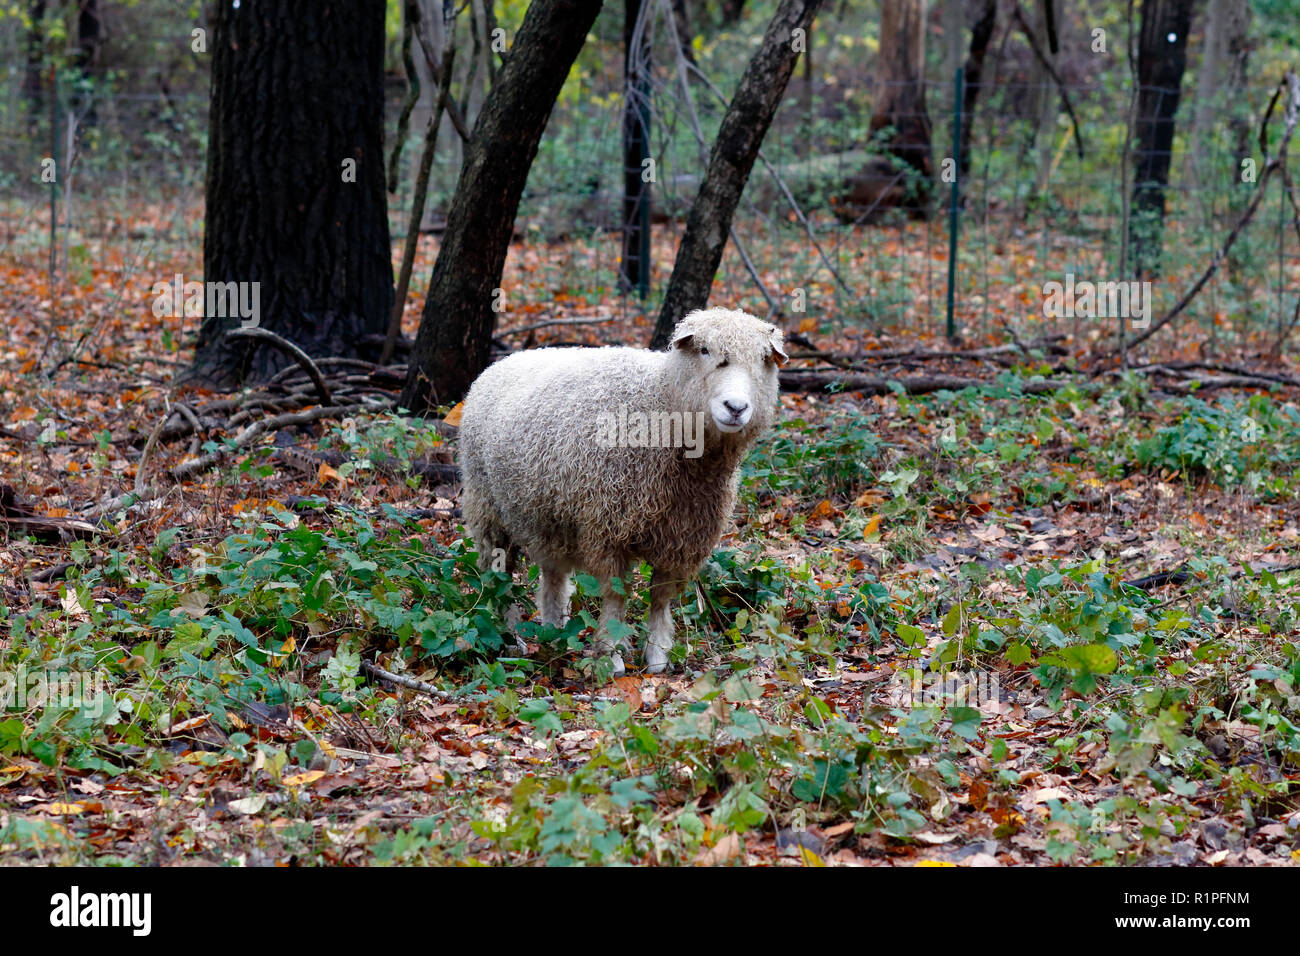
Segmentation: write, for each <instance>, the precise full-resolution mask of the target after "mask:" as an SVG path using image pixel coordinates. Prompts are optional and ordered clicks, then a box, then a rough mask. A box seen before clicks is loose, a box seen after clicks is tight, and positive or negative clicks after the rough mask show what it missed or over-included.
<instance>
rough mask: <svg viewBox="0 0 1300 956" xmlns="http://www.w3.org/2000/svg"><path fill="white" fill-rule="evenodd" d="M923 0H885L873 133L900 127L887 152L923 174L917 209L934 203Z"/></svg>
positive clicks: (913, 201) (914, 202)
mask: <svg viewBox="0 0 1300 956" xmlns="http://www.w3.org/2000/svg"><path fill="white" fill-rule="evenodd" d="M924 6H925V5H924V3H923V0H881V7H880V60H879V63H878V66H877V72H876V94H875V102H874V103H873V104H872V108H871V132H872V133H873V134H874V133H877V132H879V131H880V130H882V129H885V128H887V127H889V128H892V129H893V130H894V132H893V135H892V136H890V138H889V140H888V141H887V143H886V147H885V148H886V151H887V152H888V153H889V154H891V155H893V156H896V157H898V158H899V159H901V160H902V161H903V162H905V163H907V165H908V166H910V167H912V169H914V170H916V172H917V173H918V174H919V178H918V180H917V186H918V188H917V190H916V191H915V192H914V193H913V195H912V196H911V197H910V198H909V199H908V200H907V201H906V203H905V205H907V206H908V208H911V209H921V208H924V207H926V206H927V205H928V203H929V186H930V179H931V175H932V168H931V165H930V116H929V114H928V113H927V112H926V109H925V17H924V15H923V14H924Z"/></svg>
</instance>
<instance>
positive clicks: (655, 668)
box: [645, 645, 668, 674]
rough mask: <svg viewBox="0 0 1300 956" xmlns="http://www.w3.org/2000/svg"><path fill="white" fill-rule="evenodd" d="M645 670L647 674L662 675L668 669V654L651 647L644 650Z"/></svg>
mask: <svg viewBox="0 0 1300 956" xmlns="http://www.w3.org/2000/svg"><path fill="white" fill-rule="evenodd" d="M645 669H646V673H648V674H662V673H663V672H664V671H666V670H667V669H668V652H667V651H666V650H664V649H663V648H661V647H655V646H653V645H651V646H650V647H647V648H646V649H645Z"/></svg>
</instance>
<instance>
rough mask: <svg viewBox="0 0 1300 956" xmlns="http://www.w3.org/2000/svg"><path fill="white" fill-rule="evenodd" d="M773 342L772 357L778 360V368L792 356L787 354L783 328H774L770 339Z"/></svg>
mask: <svg viewBox="0 0 1300 956" xmlns="http://www.w3.org/2000/svg"><path fill="white" fill-rule="evenodd" d="M768 341H770V342H771V343H772V359H773V361H775V362H776V364H777V367H778V368H783V367H784V366H785V363H786V362H788V361H790V356H788V355H786V354H785V349H784V348H782V346H784V345H785V338H784V337H783V336H782V335H781V330H780V329H777V328H774V329H772V335H771V337H770V338H769V339H768Z"/></svg>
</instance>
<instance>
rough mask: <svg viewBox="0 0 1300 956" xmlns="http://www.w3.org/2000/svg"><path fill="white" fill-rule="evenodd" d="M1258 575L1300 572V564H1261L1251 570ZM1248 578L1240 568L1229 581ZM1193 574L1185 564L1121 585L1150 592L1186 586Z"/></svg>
mask: <svg viewBox="0 0 1300 956" xmlns="http://www.w3.org/2000/svg"><path fill="white" fill-rule="evenodd" d="M1251 570H1252V571H1253V572H1255V573H1256V574H1258V573H1259V572H1261V571H1268V572H1270V573H1271V574H1283V573H1285V572H1287V571H1300V563H1295V564H1281V565H1272V564H1261V565H1256V566H1255V567H1253V568H1251ZM1245 576H1246V569H1245V568H1238V569H1237V570H1236V571H1234V572H1233V573H1232V574H1230V575H1228V580H1229V581H1236V580H1237V579H1239V578H1243V577H1245ZM1191 577H1192V572H1191V569H1190V568H1189V566H1188V565H1187V564H1186V563H1184V564H1180V565H1179V566H1178V567H1176V568H1174V569H1173V570H1170V571H1157V572H1156V573H1155V574H1148V575H1147V576H1146V577H1144V578H1134V579H1133V580H1132V581H1121V582H1120V584H1122V585H1124V586H1126V587H1130V588H1137V589H1138V590H1139V591H1150V590H1152V589H1153V588H1162V587H1164V586H1165V585H1167V584H1185V583H1187V582H1188V581H1189V580H1191Z"/></svg>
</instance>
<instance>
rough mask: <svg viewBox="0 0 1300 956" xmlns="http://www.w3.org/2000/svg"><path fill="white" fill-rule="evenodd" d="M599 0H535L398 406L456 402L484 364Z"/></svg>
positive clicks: (489, 118) (503, 79) (502, 81)
mask: <svg viewBox="0 0 1300 956" xmlns="http://www.w3.org/2000/svg"><path fill="white" fill-rule="evenodd" d="M600 6H601V0H533V2H532V3H531V4H530V5H529V7H528V12H527V13H526V14H525V15H524V22H523V24H522V25H521V26H520V28H519V33H518V35H517V36H516V37H515V39H514V43H513V44H512V45H511V50H510V53H509V55H508V56H507V57H506V59H505V63H504V64H503V65H502V67H501V71H500V72H499V73H498V74H497V79H496V83H495V84H494V85H493V87H492V90H491V92H489V93H488V95H487V98H486V99H485V100H484V101H483V108H482V110H481V111H480V112H479V114H478V118H477V120H476V121H475V123H474V129H473V132H472V134H471V136H470V140H469V142H468V143H467V144H466V146H465V161H464V162H463V163H462V165H461V170H460V178H459V180H458V181H457V183H456V192H455V195H454V196H453V197H452V201H451V208H450V209H449V210H448V213H447V229H446V232H445V233H444V234H443V238H442V247H441V248H440V249H439V252H438V258H437V261H436V262H434V266H433V277H432V278H431V279H430V281H429V294H428V297H427V298H426V299H425V303H424V313H423V317H422V319H421V322H420V330H419V332H418V333H416V338H415V345H414V347H413V349H412V352H411V368H410V372H409V375H408V377H407V380H406V388H405V389H404V390H403V392H402V399H401V401H402V405H404V406H405V407H406V408H409V409H411V410H412V411H414V412H416V413H421V412H424V411H426V410H427V409H429V408H430V407H432V406H434V405H438V404H444V403H449V402H454V401H458V400H459V399H461V398H463V397H464V395H465V393H466V392H467V391H468V390H469V386H470V383H471V382H473V381H474V379H475V378H477V377H478V374H479V372H481V371H483V369H485V368H486V367H487V365H488V359H489V352H490V349H491V345H492V331H493V328H494V327H495V325H496V316H497V311H498V310H501V309H503V308H504V307H505V306H506V305H507V304H508V303H507V302H506V301H505V295H506V293H505V290H503V289H502V288H501V273H502V269H503V268H504V266H505V261H506V252H507V251H508V249H509V245H510V236H511V234H512V232H513V231H514V223H515V213H516V212H517V210H518V208H519V197H520V195H521V194H522V193H523V190H524V184H525V183H526V182H527V180H528V170H529V168H530V167H531V166H532V163H533V157H534V156H536V155H537V144H538V142H539V141H540V140H541V138H542V133H543V132H544V131H545V129H546V122H547V119H548V118H549V117H550V114H551V109H552V107H553V106H554V105H555V99H556V97H557V96H559V94H560V88H561V87H562V86H563V85H564V78H565V77H566V76H567V75H568V72H569V67H570V66H572V64H573V61H574V59H575V58H576V57H577V55H578V51H579V50H581V49H582V44H583V41H584V40H585V39H586V36H587V31H588V30H590V29H591V25H592V24H593V23H594V22H595V20H596V14H597V13H599V12H600Z"/></svg>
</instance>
